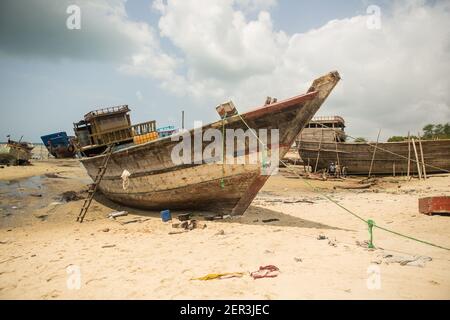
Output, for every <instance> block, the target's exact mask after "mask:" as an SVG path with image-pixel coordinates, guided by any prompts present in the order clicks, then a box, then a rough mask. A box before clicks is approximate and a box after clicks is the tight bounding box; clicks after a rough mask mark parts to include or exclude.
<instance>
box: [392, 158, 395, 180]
mask: <svg viewBox="0 0 450 320" xmlns="http://www.w3.org/2000/svg"><path fill="white" fill-rule="evenodd" d="M392 176H393V177H395V161H394V162H393V163H392Z"/></svg>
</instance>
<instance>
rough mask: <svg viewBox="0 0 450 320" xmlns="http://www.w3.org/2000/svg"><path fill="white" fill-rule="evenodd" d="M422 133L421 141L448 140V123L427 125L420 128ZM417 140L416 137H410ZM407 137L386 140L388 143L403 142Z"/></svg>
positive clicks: (449, 126) (449, 128)
mask: <svg viewBox="0 0 450 320" xmlns="http://www.w3.org/2000/svg"><path fill="white" fill-rule="evenodd" d="M422 131H423V133H422V134H421V136H420V139H423V140H436V139H450V122H447V123H445V124H427V125H426V126H425V127H423V128H422ZM410 138H414V139H415V140H417V138H418V137H417V136H414V135H413V136H410ZM405 140H408V137H407V136H406V137H404V136H393V137H390V138H389V139H388V142H396V141H405Z"/></svg>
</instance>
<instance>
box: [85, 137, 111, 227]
mask: <svg viewBox="0 0 450 320" xmlns="http://www.w3.org/2000/svg"><path fill="white" fill-rule="evenodd" d="M112 153H113V145H110V146H108V148H107V149H106V156H105V158H104V159H103V163H102V165H101V166H100V167H99V168H98V172H97V176H96V177H95V179H94V183H93V184H91V185H90V186H89V189H88V197H87V198H86V199H85V200H84V203H83V207H81V210H80V213H79V214H78V217H77V222H80V223H82V222H83V219H84V217H85V216H86V213H87V211H88V210H89V207H90V206H91V202H92V199H94V195H95V192H96V191H97V188H98V185H99V184H100V181H102V178H103V176H104V175H105V172H106V168H107V166H108V162H109V158H110V157H111V154H112Z"/></svg>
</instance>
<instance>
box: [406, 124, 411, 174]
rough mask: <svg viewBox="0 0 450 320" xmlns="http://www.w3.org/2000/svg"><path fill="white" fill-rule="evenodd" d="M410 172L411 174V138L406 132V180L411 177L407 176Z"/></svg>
mask: <svg viewBox="0 0 450 320" xmlns="http://www.w3.org/2000/svg"><path fill="white" fill-rule="evenodd" d="M410 172H411V137H410V135H409V131H408V170H407V171H406V176H407V177H408V180H410V179H411V177H410V176H409V174H410Z"/></svg>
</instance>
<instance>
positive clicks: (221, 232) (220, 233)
mask: <svg viewBox="0 0 450 320" xmlns="http://www.w3.org/2000/svg"><path fill="white" fill-rule="evenodd" d="M215 235H216V236H223V235H225V231H223V230H222V229H221V230H219V231H217V232H216V234H215Z"/></svg>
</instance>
